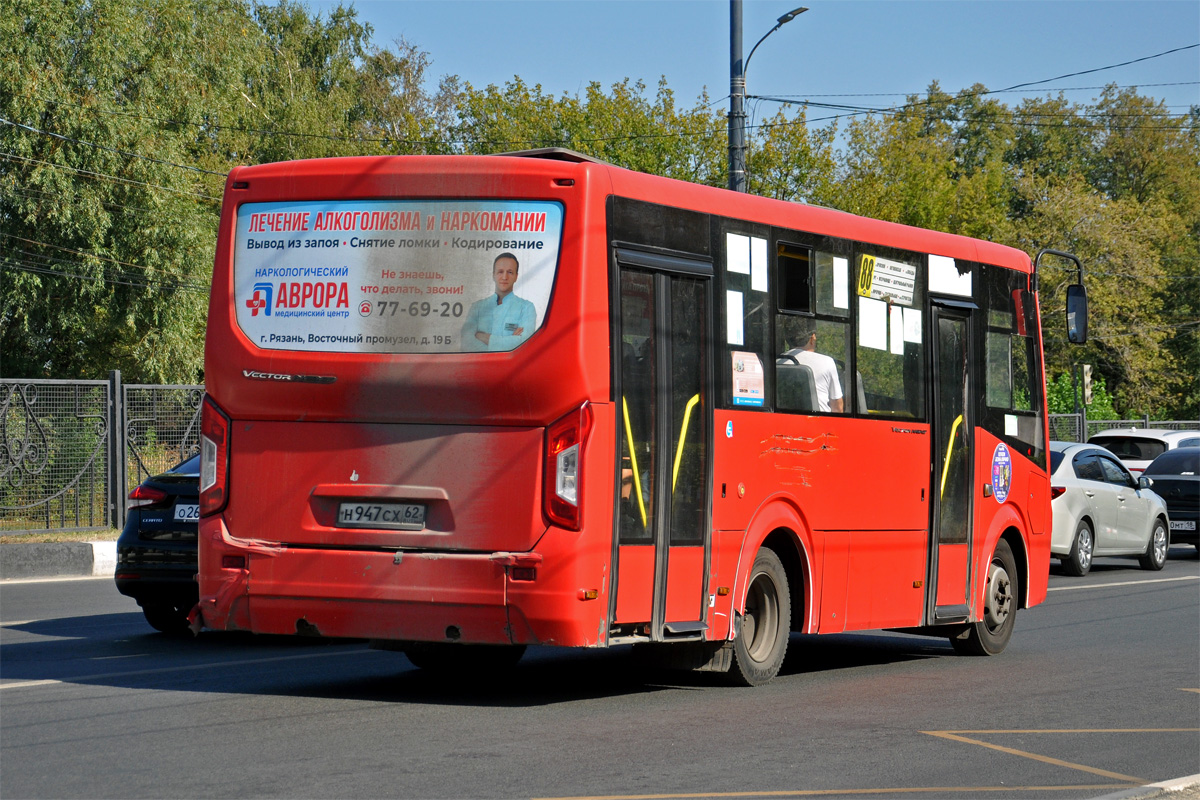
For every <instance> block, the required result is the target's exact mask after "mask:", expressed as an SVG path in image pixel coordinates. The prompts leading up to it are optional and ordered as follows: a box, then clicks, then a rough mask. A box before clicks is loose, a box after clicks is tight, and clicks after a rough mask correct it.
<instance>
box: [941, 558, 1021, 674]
mask: <svg viewBox="0 0 1200 800" xmlns="http://www.w3.org/2000/svg"><path fill="white" fill-rule="evenodd" d="M1019 590H1020V586H1019V584H1018V577H1017V560H1016V559H1015V558H1013V554H1012V548H1011V547H1009V546H1008V542H1006V541H1004V540H1003V539H1001V540H1000V541H999V542H997V543H996V552H994V553H992V560H991V562H990V563H989V564H988V574H987V587H986V589H985V591H984V596H983V619H982V620H980V621H979V622H972V623H970V624H969V625H968V626H967V628H966V630H965V631H963V632H961V633H959V634H958V635H956V636H952V637H951V638H950V644H951V645H953V646H954V650H955V652H957V653H958V654H959V655H964V656H994V655H999V654H1000V653H1003V652H1004V648H1005V647H1008V640H1009V639H1011V638H1012V633H1013V627H1014V626H1015V625H1016V622H1017V598H1018V597H1020V596H1021V594H1020V591H1019Z"/></svg>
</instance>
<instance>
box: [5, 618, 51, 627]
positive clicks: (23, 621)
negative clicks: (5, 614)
mask: <svg viewBox="0 0 1200 800" xmlns="http://www.w3.org/2000/svg"><path fill="white" fill-rule="evenodd" d="M41 621H42V620H38V619H20V620H17V621H16V622H0V628H15V627H16V626H18V625H32V624H33V623H35V622H41Z"/></svg>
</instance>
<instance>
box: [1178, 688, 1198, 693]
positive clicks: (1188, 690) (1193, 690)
mask: <svg viewBox="0 0 1200 800" xmlns="http://www.w3.org/2000/svg"><path fill="white" fill-rule="evenodd" d="M1179 691H1181V692H1195V693H1196V694H1200V689H1180V690H1179Z"/></svg>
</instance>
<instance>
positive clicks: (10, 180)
mask: <svg viewBox="0 0 1200 800" xmlns="http://www.w3.org/2000/svg"><path fill="white" fill-rule="evenodd" d="M402 9H403V6H397V11H398V13H403V12H402ZM4 12H5V13H3V14H0V118H3V120H6V121H7V122H0V154H2V155H0V374H4V375H11V376H23V377H58V378H68V377H81V378H98V377H103V376H104V375H105V374H106V373H107V372H108V370H110V369H113V368H117V369H121V370H122V372H123V373H124V375H125V378H126V380H127V381H129V382H137V381H142V382H178V383H191V382H194V381H197V380H200V379H201V378H202V374H201V369H202V351H203V338H204V337H203V331H204V322H205V316H206V309H207V285H208V282H209V275H210V273H211V264H212V261H213V257H214V247H215V233H216V227H217V216H218V212H219V204H220V196H221V192H222V188H223V184H224V179H225V174H226V173H227V172H228V171H229V170H230V169H232V168H233V167H234V166H236V165H238V164H250V163H263V162H269V161H277V160H283V159H298V158H317V157H326V156H338V155H361V154H419V153H471V154H482V153H496V152H505V151H512V150H521V149H529V148H536V147H553V146H557V147H567V148H571V149H574V150H577V151H580V152H583V153H586V154H589V155H592V156H595V157H597V158H600V159H603V160H605V161H609V162H611V163H614V164H618V165H620V166H624V167H628V168H630V169H635V170H641V171H644V172H650V173H654V174H659V175H665V176H669V177H672V178H678V179H681V180H686V181H692V182H696V183H702V184H708V185H711V186H724V185H726V181H727V166H726V164H727V160H726V159H727V150H726V146H727V142H726V130H727V125H726V117H725V114H724V111H723V109H719V108H718V107H717V104H711V103H710V102H709V99H708V97H707V96H705V95H702V96H700V97H699V98H697V99H696V100H695V102H693V103H691V104H681V103H679V102H678V101H677V99H676V97H675V94H674V93H673V92H672V91H671V89H670V87H669V86H668V84H667V82H666V80H665V79H663V80H660V81H659V83H658V85H657V86H656V87H655V88H654V89H653V90H650V89H648V87H647V86H646V85H645V84H643V83H642V82H640V81H638V82H634V81H630V80H624V81H621V82H619V83H616V84H614V85H612V86H610V87H608V88H607V89H605V88H604V87H602V86H600V85H599V84H595V83H593V84H590V85H588V86H587V87H586V88H585V89H584V90H583V91H582V92H580V93H577V94H567V93H564V94H561V95H553V94H549V93H547V92H546V91H545V90H544V89H543V87H541V86H537V85H533V86H530V85H528V84H527V83H525V82H524V81H523V80H521V78H520V77H519V76H514V78H513V79H512V80H511V81H509V82H507V83H505V84H504V86H502V87H497V86H487V87H485V88H482V89H478V88H475V87H472V86H470V85H469V84H464V83H462V82H461V81H460V80H459V79H458V78H457V77H454V76H450V77H446V78H443V79H442V80H441V82H440V83H439V85H438V88H437V89H436V91H433V92H430V91H428V90H427V89H426V88H425V86H426V73H427V71H428V69H429V68H430V65H431V57H430V55H429V54H427V53H425V52H423V51H421V50H420V49H419V48H417V47H416V46H414V45H412V44H409V43H407V42H404V41H397V42H395V43H393V44H392V45H390V46H387V47H380V46H379V45H377V44H376V43H375V42H374V41H373V35H374V32H373V30H372V29H371V27H370V26H369V25H368V24H366V23H364V22H363V21H361V20H360V19H359V18H358V15H357V13H356V12H355V10H354V9H353V8H352V7H346V6H338V7H336V8H334V9H332V10H330V11H328V12H327V13H325V14H316V13H313V12H311V11H310V10H309V9H308V7H307V6H305V5H302V4H301V3H299V2H296V0H282V1H281V2H278V3H266V2H259V1H258V0H201V1H200V2H194V1H193V0H155V2H151V3H137V2H134V1H133V0H13V2H11V3H9V4H8V5H7V6H6V7H5V9H4ZM838 132H839V131H838V128H837V127H836V126H835V125H829V126H827V127H824V128H817V127H810V126H809V125H808V124H807V120H806V113H805V109H804V108H803V107H799V108H793V107H789V106H784V107H782V108H781V109H780V110H779V111H778V112H777V113H776V114H775V115H774V116H772V117H770V118H769V119H767V120H765V122H764V123H763V124H762V125H759V126H758V127H756V128H754V129H752V130H751V131H750V132H749V136H748V140H747V159H746V160H747V175H748V182H749V188H750V190H751V191H752V192H754V193H756V194H760V195H764V196H769V197H775V198H779V199H783V200H799V201H806V202H813V203H817V204H820V205H825V206H829V207H833V208H838V209H842V210H845V211H850V212H854V213H858V214H864V215H868V216H873V217H878V218H882V219H888V220H893V221H896V222H903V223H907V224H911V225H917V226H921V227H925V228H932V229H937V230H945V231H949V232H953V233H960V234H964V235H967V236H973V237H977V238H982V239H990V240H993V241H996V242H1001V243H1004V244H1008V245H1011V246H1014V247H1018V248H1021V249H1023V250H1025V251H1026V252H1028V253H1030V254H1031V255H1033V254H1035V253H1037V252H1038V251H1039V250H1040V249H1042V248H1045V247H1050V248H1054V249H1059V250H1068V251H1072V252H1075V253H1076V254H1077V255H1079V256H1080V257H1081V258H1082V260H1083V263H1084V266H1085V275H1086V283H1087V286H1088V290H1089V294H1090V299H1091V305H1092V319H1091V322H1092V325H1091V333H1092V338H1091V341H1090V342H1089V344H1088V345H1086V346H1085V347H1083V348H1079V347H1075V346H1070V345H1068V344H1067V343H1066V342H1065V338H1066V336H1065V331H1064V322H1063V314H1062V304H1063V293H1064V285H1065V283H1066V282H1067V279H1068V277H1069V274H1070V273H1069V271H1068V270H1067V269H1065V268H1064V267H1065V265H1063V264H1057V263H1051V264H1048V265H1046V267H1045V269H1043V270H1042V274H1041V280H1042V285H1041V288H1042V291H1041V308H1042V314H1043V317H1042V319H1043V324H1044V330H1045V347H1046V362H1047V372H1048V373H1050V374H1056V373H1062V372H1066V371H1067V370H1068V369H1069V365H1070V364H1072V363H1076V362H1081V361H1087V362H1089V363H1092V364H1094V365H1095V367H1096V371H1097V374H1098V376H1099V377H1100V378H1102V379H1103V381H1104V385H1105V386H1106V387H1112V389H1111V403H1112V406H1113V409H1114V415H1115V416H1118V417H1119V416H1126V415H1131V414H1138V413H1142V412H1148V413H1151V414H1152V415H1154V416H1175V417H1179V418H1191V419H1194V418H1196V417H1197V416H1200V377H1198V376H1200V267H1198V265H1200V107H1194V108H1193V109H1192V111H1191V113H1190V114H1188V115H1186V116H1183V117H1181V116H1178V115H1172V114H1170V113H1169V112H1168V110H1167V109H1166V108H1165V107H1164V106H1163V105H1162V104H1161V103H1158V102H1156V101H1154V100H1151V99H1149V98H1146V97H1143V96H1141V95H1139V94H1137V92H1136V91H1134V90H1127V89H1126V90H1121V89H1117V88H1115V87H1109V88H1108V89H1106V90H1104V92H1103V93H1102V94H1101V95H1100V97H1099V98H1098V99H1097V100H1096V102H1095V103H1093V104H1091V105H1087V104H1076V103H1070V102H1068V101H1067V100H1065V99H1064V98H1062V97H1057V98H1054V97H1046V98H1041V99H1028V100H1024V101H1022V102H1021V103H1020V104H1019V105H1017V106H1016V107H1009V106H1006V105H1004V104H1003V103H1002V102H1001V101H998V100H996V99H994V98H993V96H991V95H989V94H987V92H986V89H985V87H983V86H974V87H972V88H971V89H969V90H964V91H961V92H958V93H957V94H954V95H951V94H949V93H946V92H944V91H942V90H941V88H940V87H939V86H938V85H937V83H936V82H935V83H933V84H931V86H930V88H929V91H928V92H927V93H926V95H925V96H924V97H916V96H914V97H911V98H909V102H908V103H907V104H906V105H905V106H903V107H902V108H900V109H897V110H896V111H895V112H893V113H887V114H878V115H872V116H864V117H854V118H852V119H851V121H850V122H849V123H848V124H846V126H845V129H844V132H843V133H844V136H843V138H842V141H844V146H843V147H842V148H841V149H835V142H836V141H837V140H838V139H837V136H838ZM1106 391H1107V390H1106ZM1106 396H1107V395H1106Z"/></svg>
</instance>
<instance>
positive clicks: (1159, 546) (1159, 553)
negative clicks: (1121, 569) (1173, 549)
mask: <svg viewBox="0 0 1200 800" xmlns="http://www.w3.org/2000/svg"><path fill="white" fill-rule="evenodd" d="M1170 546H1171V537H1170V536H1168V535H1167V526H1166V525H1164V524H1163V521H1162V520H1161V519H1156V520H1154V530H1153V531H1152V532H1151V533H1150V541H1149V542H1147V544H1146V552H1145V553H1143V554H1142V555H1141V557H1139V558H1138V563H1139V564H1141V565H1142V569H1149V570H1155V571H1157V570H1160V569H1162V568H1163V565H1164V564H1166V563H1167V549H1168V548H1169V547H1170Z"/></svg>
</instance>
